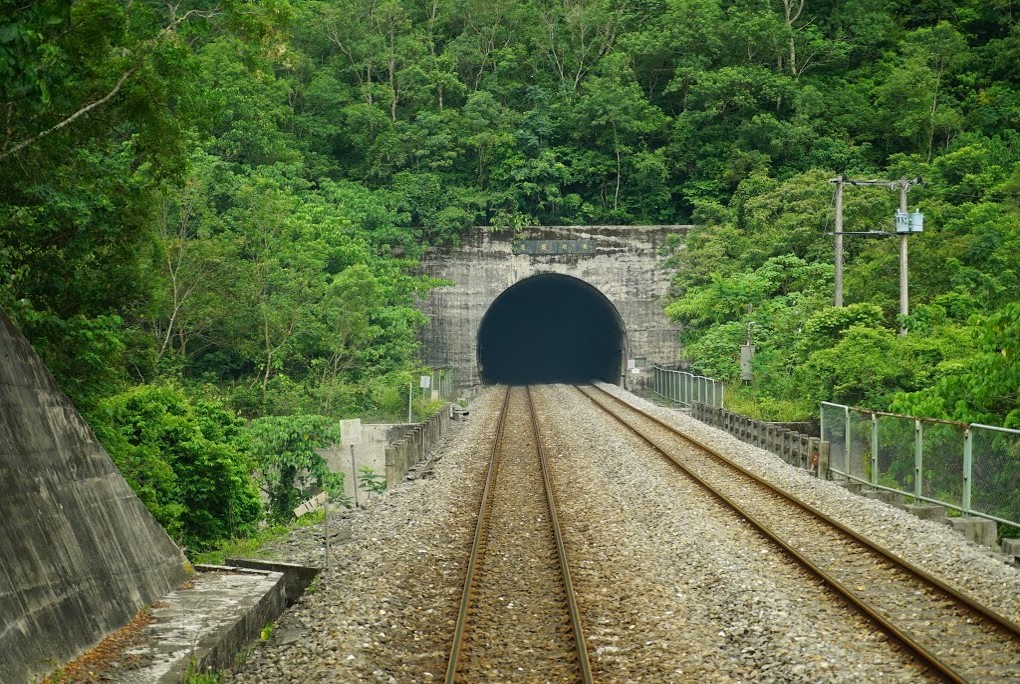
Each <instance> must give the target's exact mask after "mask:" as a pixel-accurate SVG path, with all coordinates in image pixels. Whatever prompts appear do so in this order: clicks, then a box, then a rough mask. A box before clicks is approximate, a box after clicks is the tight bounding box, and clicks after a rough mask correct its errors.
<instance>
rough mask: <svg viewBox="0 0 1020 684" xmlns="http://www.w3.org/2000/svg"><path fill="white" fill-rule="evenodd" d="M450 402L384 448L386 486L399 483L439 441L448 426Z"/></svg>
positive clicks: (450, 412) (450, 409)
mask: <svg viewBox="0 0 1020 684" xmlns="http://www.w3.org/2000/svg"><path fill="white" fill-rule="evenodd" d="M451 414H452V404H447V405H446V406H444V407H443V408H442V410H441V411H439V413H437V414H435V415H434V416H432V417H431V418H429V419H428V420H426V421H425V422H424V423H419V424H418V425H416V426H414V427H413V428H412V429H411V430H410V431H409V432H408V433H407V434H406V435H405V436H404V437H403V438H402V439H401V440H400V441H398V442H395V443H393V444H391V445H390V446H389V447H387V449H386V486H387V487H393V486H395V485H396V484H397V483H399V482H400V481H401V480H402V479H403V477H404V475H406V474H407V471H408V470H410V469H411V466H413V465H414V464H415V463H417V462H418V461H420V460H421V459H423V458H425V454H427V453H428V452H429V450H430V449H431V448H432V447H433V446H435V445H436V444H438V443H439V440H440V439H441V438H442V436H443V433H445V432H446V430H447V429H448V428H449V427H450V420H451Z"/></svg>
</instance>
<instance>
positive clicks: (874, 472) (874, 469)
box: [871, 413, 878, 485]
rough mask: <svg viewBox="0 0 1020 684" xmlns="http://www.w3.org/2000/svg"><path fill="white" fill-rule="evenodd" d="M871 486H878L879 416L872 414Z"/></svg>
mask: <svg viewBox="0 0 1020 684" xmlns="http://www.w3.org/2000/svg"><path fill="white" fill-rule="evenodd" d="M871 484H872V485H877V484H878V416H877V415H875V414H874V413H872V414H871Z"/></svg>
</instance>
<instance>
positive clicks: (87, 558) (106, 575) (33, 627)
mask: <svg viewBox="0 0 1020 684" xmlns="http://www.w3.org/2000/svg"><path fill="white" fill-rule="evenodd" d="M0 488H2V490H3V491H2V495H0V682H23V681H28V680H30V679H32V678H33V677H37V676H40V675H44V674H46V673H47V672H50V671H52V670H53V669H55V668H56V667H57V666H59V665H61V664H63V663H65V662H67V661H68V660H71V659H73V658H74V657H76V656H77V655H78V654H79V653H81V652H82V651H84V650H86V649H88V648H90V647H92V646H93V645H95V644H96V643H98V642H99V641H101V640H102V639H103V638H104V637H105V636H106V635H107V634H109V633H110V632H112V631H114V630H116V629H118V628H119V627H121V626H123V625H125V624H127V623H128V622H130V621H131V620H132V619H133V618H134V616H135V614H136V613H137V612H138V610H139V609H140V608H142V607H143V606H144V605H145V604H147V603H150V602H152V601H154V600H155V599H156V598H158V597H159V596H161V595H162V594H164V593H166V592H168V591H170V590H171V589H173V588H174V587H176V586H177V585H179V584H180V583H181V582H183V581H184V580H185V579H186V578H187V577H188V576H189V573H190V572H191V568H190V565H189V564H188V562H187V560H186V559H185V558H184V555H183V554H182V553H181V551H180V549H179V548H178V547H177V545H176V544H174V542H173V541H172V540H171V539H170V537H168V536H167V534H166V532H164V530H163V528H162V527H160V525H159V523H157V522H156V520H155V519H154V518H153V517H152V515H150V514H149V511H148V510H147V509H146V508H145V506H144V505H143V504H142V502H141V501H140V500H139V499H138V497H136V496H135V494H134V492H133V491H131V487H130V486H129V485H128V483H127V482H126V481H125V480H124V478H123V477H122V476H121V474H120V472H119V471H118V470H117V467H116V465H114V463H113V461H112V460H111V459H110V457H109V455H107V453H106V451H105V450H104V449H103V447H102V446H101V445H100V444H99V442H98V440H96V438H95V436H94V435H93V434H92V431H91V429H89V427H88V425H87V424H86V423H85V421H84V420H83V419H82V417H81V416H80V415H79V414H78V412H77V411H76V410H75V408H74V406H73V405H72V404H71V402H70V400H69V399H68V398H67V397H66V396H65V395H64V393H63V392H62V391H61V390H60V388H59V387H58V386H57V383H56V381H55V380H54V379H53V376H52V375H50V373H49V371H47V369H46V367H45V366H44V365H43V363H42V361H41V360H40V359H39V357H38V356H37V355H36V354H35V352H34V351H33V350H32V347H31V345H30V344H29V343H28V340H26V339H25V338H24V336H22V335H21V333H20V332H18V330H17V329H15V327H14V325H13V324H12V323H11V322H10V321H9V320H8V319H7V317H6V315H5V314H4V313H3V312H2V311H0Z"/></svg>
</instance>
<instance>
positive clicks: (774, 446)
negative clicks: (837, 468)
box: [691, 403, 829, 477]
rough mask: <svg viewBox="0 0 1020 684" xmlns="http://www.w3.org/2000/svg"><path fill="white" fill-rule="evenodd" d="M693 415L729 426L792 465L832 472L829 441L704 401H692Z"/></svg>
mask: <svg viewBox="0 0 1020 684" xmlns="http://www.w3.org/2000/svg"><path fill="white" fill-rule="evenodd" d="M691 417H693V418H696V419H698V420H700V421H701V422H703V423H708V424H709V425H711V426H712V427H717V428H719V429H721V430H725V431H726V432H728V433H730V434H731V435H733V436H734V437H736V438H737V439H739V440H741V441H742V442H747V443H748V444H751V445H753V446H756V447H759V448H761V449H765V450H766V451H771V452H772V453H774V454H775V455H777V456H779V457H780V458H781V459H783V460H784V461H786V462H787V463H789V464H790V465H793V466H797V467H798V468H803V469H804V470H810V471H811V472H814V473H817V474H819V477H827V475H828V453H829V443H828V442H825V441H823V440H821V439H819V438H817V437H810V436H808V435H806V434H803V433H801V432H796V431H794V430H790V429H789V428H786V427H783V426H782V425H778V424H775V423H769V422H766V421H763V420H755V419H754V418H748V417H747V416H742V415H740V414H739V413H733V412H732V411H727V410H726V409H722V408H716V407H714V406H709V405H707V404H701V403H694V404H691ZM813 456H814V459H812V457H813Z"/></svg>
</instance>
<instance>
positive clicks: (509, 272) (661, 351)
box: [419, 226, 689, 388]
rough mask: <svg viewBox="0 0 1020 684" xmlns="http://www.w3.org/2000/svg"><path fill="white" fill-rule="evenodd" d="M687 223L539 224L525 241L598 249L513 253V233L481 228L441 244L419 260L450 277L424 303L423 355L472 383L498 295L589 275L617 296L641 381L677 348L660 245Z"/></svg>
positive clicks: (635, 379) (633, 380) (630, 381)
mask: <svg viewBox="0 0 1020 684" xmlns="http://www.w3.org/2000/svg"><path fill="white" fill-rule="evenodd" d="M688 229H689V226H574V227H549V226H543V227H535V228H529V229H527V230H526V233H525V234H524V235H521V236H519V237H521V238H523V239H527V240H593V241H594V243H595V251H594V253H588V254H514V251H513V249H512V242H511V238H512V237H513V236H512V235H511V234H509V233H494V232H489V231H484V230H478V231H476V232H475V233H474V234H472V235H469V236H467V237H465V238H464V239H463V241H462V242H461V244H460V245H459V246H458V247H456V248H453V249H436V250H433V251H431V252H429V253H428V254H426V255H425V257H424V258H423V260H422V268H423V270H424V272H425V273H427V274H428V275H431V276H434V277H436V278H443V279H446V280H449V281H452V282H453V283H454V285H453V286H452V287H439V288H436V289H434V290H432V291H431V292H430V293H429V294H428V295H427V296H426V297H425V298H424V299H423V300H422V301H421V302H420V304H419V308H420V309H421V310H422V311H423V312H424V313H425V314H426V315H427V316H428V317H429V323H428V325H427V326H426V327H425V329H424V330H423V331H422V334H421V342H422V355H423V357H424V360H425V363H426V364H427V365H431V366H434V367H438V366H452V367H453V369H454V372H455V377H456V379H457V383H458V384H459V385H463V386H473V385H477V384H478V383H479V382H480V379H479V375H478V357H477V352H478V349H477V347H478V337H477V336H478V327H479V325H480V324H481V322H482V318H483V317H484V316H485V312H486V311H487V310H488V308H489V306H490V305H491V304H492V303H493V301H495V299H496V297H498V296H499V295H500V293H502V292H503V290H505V289H507V288H508V287H510V286H511V285H513V284H515V283H517V282H519V281H521V280H524V279H525V278H528V277H530V276H533V275H537V274H539V273H559V274H561V275H567V276H572V277H575V278H578V279H580V280H583V281H585V282H586V283H588V284H589V285H592V286H593V287H595V288H596V289H598V290H599V291H600V292H601V293H602V294H603V295H605V296H606V298H607V299H608V300H609V301H610V302H612V304H613V305H614V306H615V307H616V310H617V311H618V312H619V314H620V318H621V319H622V320H623V324H624V328H625V330H624V335H625V338H626V339H625V343H626V346H627V349H626V353H627V355H628V357H629V358H632V359H637V360H638V361H639V365H642V367H643V370H642V372H641V373H638V374H627V383H626V384H627V386H628V387H630V388H635V387H642V386H644V385H645V384H647V382H648V378H649V376H650V371H649V370H645V369H649V368H650V367H651V366H652V365H654V364H655V363H673V362H675V361H676V359H677V357H678V356H679V353H680V341H679V327H678V326H677V325H676V324H675V323H673V322H671V321H670V320H669V319H668V318H666V316H665V314H664V313H663V312H662V297H663V296H664V295H665V294H666V292H667V291H668V290H669V273H668V272H667V271H665V270H664V269H663V268H662V257H661V256H660V255H659V251H660V250H661V248H662V247H663V245H664V244H665V242H666V239H667V237H668V236H669V235H670V234H676V235H686V233H687V231H688Z"/></svg>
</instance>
